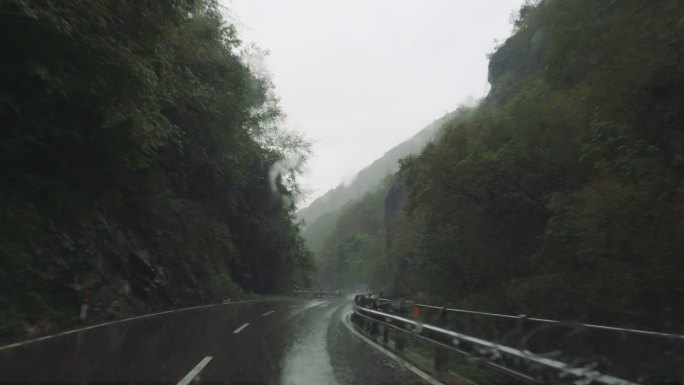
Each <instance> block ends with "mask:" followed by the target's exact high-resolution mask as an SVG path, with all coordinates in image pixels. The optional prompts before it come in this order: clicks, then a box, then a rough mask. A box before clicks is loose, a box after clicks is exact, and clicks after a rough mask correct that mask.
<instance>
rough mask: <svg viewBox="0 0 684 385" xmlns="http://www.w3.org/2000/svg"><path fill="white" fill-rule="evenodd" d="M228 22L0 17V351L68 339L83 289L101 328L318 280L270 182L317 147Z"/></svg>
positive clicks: (192, 11)
mask: <svg viewBox="0 0 684 385" xmlns="http://www.w3.org/2000/svg"><path fill="white" fill-rule="evenodd" d="M217 7H218V4H217V3H216V2H213V1H208V2H205V1H200V2H196V1H174V2H139V1H137V0H127V1H123V0H122V1H118V0H117V1H97V2H42V1H18V0H16V1H15V0H10V1H3V2H2V4H1V5H0V41H1V42H2V44H0V46H1V47H3V48H2V50H3V54H2V57H3V62H2V71H0V76H1V78H0V82H1V83H2V87H1V89H0V116H1V117H2V122H3V129H2V130H0V137H1V141H0V142H1V143H2V151H0V158H1V161H0V168H1V170H2V177H3V183H2V188H1V189H0V213H2V221H0V253H1V257H0V340H3V339H7V338H17V337H20V336H23V335H35V334H40V333H46V332H49V331H54V330H55V329H57V328H64V327H69V326H73V325H75V324H76V323H77V322H78V318H79V310H80V306H81V303H82V300H83V296H84V292H85V291H88V292H89V300H90V309H89V320H90V321H98V320H105V319H114V318H119V317H122V316H124V315H131V314H135V313H141V312H149V311H152V310H158V309H163V308H173V307H179V306H182V305H188V304H198V303H206V302H210V301H211V302H215V301H220V300H222V299H224V298H235V297H237V296H240V295H243V294H244V293H245V292H256V293H279V292H286V291H289V289H290V288H291V287H292V284H294V283H299V284H302V285H305V284H307V283H308V274H309V273H310V272H311V269H312V261H311V258H310V255H309V252H308V251H307V250H306V249H305V247H304V244H303V241H302V239H301V237H300V236H299V229H298V227H297V226H295V225H293V219H294V207H293V206H291V205H287V204H283V201H286V200H287V199H284V198H288V197H289V196H292V195H293V193H292V192H291V191H290V190H288V187H291V186H290V185H288V186H285V185H284V184H283V183H281V182H282V181H283V180H284V179H287V180H290V179H289V176H288V175H285V174H287V173H290V174H291V172H290V170H281V174H279V175H277V174H276V175H274V174H275V173H273V172H272V168H273V165H274V164H276V163H278V162H279V161H280V160H281V159H283V158H284V157H285V156H286V155H287V154H292V153H304V152H306V148H305V147H304V146H302V145H300V144H299V143H301V141H298V140H296V139H298V138H288V137H285V136H284V135H283V134H282V133H281V132H280V131H278V130H277V129H275V128H274V127H273V124H272V122H273V121H277V118H278V116H279V115H280V112H279V110H278V107H277V104H276V103H275V98H274V97H273V95H272V93H271V91H270V86H269V84H270V82H269V80H268V79H265V78H260V77H259V76H257V75H255V74H253V73H252V72H251V71H250V69H249V68H248V67H247V66H246V65H245V64H243V63H242V61H241V60H240V57H239V56H238V55H237V52H239V49H240V42H239V40H238V39H237V36H236V35H235V31H234V29H233V28H232V27H231V26H230V25H227V24H225V23H224V22H223V20H222V18H221V16H220V15H221V14H220V12H219V10H218V8H217ZM293 139H294V140H293ZM270 175H274V176H275V177H274V178H273V179H271V180H269V177H270ZM283 175H285V178H283Z"/></svg>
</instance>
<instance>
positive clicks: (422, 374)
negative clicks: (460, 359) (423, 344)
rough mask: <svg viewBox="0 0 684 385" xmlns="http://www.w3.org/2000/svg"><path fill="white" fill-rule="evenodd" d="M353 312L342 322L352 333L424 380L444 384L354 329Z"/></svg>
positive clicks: (433, 383) (433, 384)
mask: <svg viewBox="0 0 684 385" xmlns="http://www.w3.org/2000/svg"><path fill="white" fill-rule="evenodd" d="M351 313H352V312H349V313H347V314H346V315H345V316H344V317H343V321H342V322H343V323H344V325H345V326H346V327H347V328H348V329H349V330H350V331H351V332H352V333H354V334H356V335H357V336H358V337H359V338H361V339H362V340H364V341H365V342H367V343H368V344H369V345H371V346H372V347H374V348H376V349H378V350H379V351H381V352H382V353H384V354H385V355H387V356H389V357H390V358H392V359H393V360H395V361H396V362H397V363H399V364H400V365H404V367H406V369H408V370H410V371H411V372H413V374H415V375H416V376H418V377H420V378H421V379H422V380H424V381H425V382H427V383H428V384H430V385H444V383H443V382H440V381H438V380H437V379H435V378H434V377H432V376H430V375H429V374H427V373H425V372H424V371H422V370H421V369H420V368H418V367H417V366H415V365H413V364H411V363H410V362H408V361H406V360H405V359H403V358H401V357H399V356H397V355H396V354H394V353H392V352H391V351H389V350H387V349H385V348H384V347H382V346H380V345H378V344H377V343H375V342H373V341H371V340H370V339H369V338H368V337H366V336H364V335H363V334H361V333H359V332H358V331H357V330H355V329H354V326H352V325H351V321H350V320H349V316H350V315H351Z"/></svg>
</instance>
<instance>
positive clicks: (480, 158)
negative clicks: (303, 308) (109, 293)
mask: <svg viewBox="0 0 684 385" xmlns="http://www.w3.org/2000/svg"><path fill="white" fill-rule="evenodd" d="M683 14H684V3H682V2H680V1H671V0H665V1H649V2H644V1H637V0H621V1H603V0H577V1H553V0H547V1H541V2H537V3H528V4H526V5H524V6H523V7H522V9H521V11H520V14H519V16H518V18H517V20H516V21H515V30H514V33H513V35H512V36H511V37H510V38H509V39H507V40H506V41H505V42H504V43H503V44H502V45H501V46H500V47H498V48H497V49H496V51H495V52H494V53H493V54H492V55H491V58H490V64H489V80H490V83H491V84H492V88H491V91H490V92H489V94H488V96H487V97H486V98H485V100H483V102H482V103H481V105H480V106H479V107H477V108H473V109H465V108H464V109H462V110H461V111H460V113H459V114H458V116H456V117H455V118H453V119H452V120H451V121H450V122H448V123H446V124H445V125H444V126H443V128H442V131H443V132H442V136H441V138H440V139H439V140H437V141H436V142H435V143H432V144H430V145H428V146H427V148H426V149H425V150H424V151H423V152H422V153H421V154H420V155H417V156H412V157H409V158H406V159H404V160H403V161H402V166H401V170H400V171H399V172H398V173H397V174H396V175H395V176H394V177H393V180H392V181H389V183H387V184H386V185H385V186H384V187H383V188H381V189H380V190H378V191H377V192H375V193H373V194H368V195H367V196H366V197H365V198H364V199H362V200H361V201H357V202H355V203H353V204H351V205H349V206H347V207H346V209H345V211H344V212H342V213H341V214H340V217H339V218H340V219H339V220H338V222H337V225H336V228H335V230H334V231H333V232H332V234H331V235H330V236H329V237H328V239H327V241H326V242H325V245H324V247H323V248H322V250H321V252H320V258H321V259H322V269H321V274H322V279H323V280H324V281H325V282H334V284H336V285H340V286H341V285H351V284H353V283H354V282H359V281H362V280H366V281H369V282H370V283H372V284H373V285H374V287H376V288H380V287H383V286H384V287H385V289H386V292H388V294H389V295H390V296H402V295H406V296H410V297H413V298H416V299H421V300H424V301H428V302H433V303H437V304H442V303H446V304H450V305H453V306H457V307H460V308H470V309H480V310H485V311H493V312H503V313H511V314H529V315H534V316H540V317H549V318H557V319H565V320H580V321H590V322H595V323H603V324H613V325H622V326H628V327H629V326H631V327H640V328H649V329H657V330H662V331H677V332H680V333H681V332H684V329H683V327H684V325H683V324H682V322H681V320H682V319H684V313H683V311H684V280H683V277H684V258H683V256H684V254H683V252H684V195H683V193H684V189H683V187H682V183H681V182H682V173H683V172H684V132H683V131H682V129H683V128H684V57H683V55H684V20H683V19H682V15H683ZM336 279H337V281H336Z"/></svg>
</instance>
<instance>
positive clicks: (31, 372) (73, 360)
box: [0, 299, 422, 385]
mask: <svg viewBox="0 0 684 385" xmlns="http://www.w3.org/2000/svg"><path fill="white" fill-rule="evenodd" d="M349 311H351V301H350V300H345V299H332V300H263V301H253V302H242V303H233V304H226V305H217V306H213V307H207V308H200V309H192V310H184V311H179V312H173V313H167V314H161V315H156V316H151V317H146V318H140V319H134V320H130V321H125V322H119V323H113V324H109V325H106V326H102V327H96V328H92V329H90V330H84V331H80V332H77V333H72V334H67V335H63V336H58V337H55V338H51V339H47V340H44V341H38V342H34V343H31V344H26V345H21V346H17V347H13V348H10V349H4V350H0V384H3V385H4V384H9V383H21V384H31V383H36V384H38V383H42V384H46V385H47V384H57V383H59V384H75V383H92V384H96V383H97V384H114V383H116V384H122V385H123V384H132V383H139V384H150V385H152V384H155V385H156V384H159V385H161V384H181V385H184V384H188V383H190V384H200V383H201V384H216V385H218V384H253V385H257V384H258V385H261V384H283V385H309V384H311V385H328V384H330V385H335V384H339V385H343V384H370V385H373V384H378V385H380V384H382V385H386V384H420V383H422V382H420V380H419V379H418V377H416V376H415V375H413V374H412V373H411V372H409V371H408V370H406V369H404V368H403V367H402V366H401V365H399V364H398V363H396V362H395V361H393V360H391V359H390V358H388V357H386V356H384V355H383V354H382V353H380V352H379V351H377V350H376V349H374V348H373V347H371V346H369V345H368V344H367V343H366V342H364V341H362V340H360V339H359V338H358V337H357V336H356V335H354V334H352V333H351V332H350V330H349V329H348V328H347V326H346V325H345V324H344V322H343V318H344V317H345V316H346V315H347V314H348V313H349ZM190 381H191V382H190Z"/></svg>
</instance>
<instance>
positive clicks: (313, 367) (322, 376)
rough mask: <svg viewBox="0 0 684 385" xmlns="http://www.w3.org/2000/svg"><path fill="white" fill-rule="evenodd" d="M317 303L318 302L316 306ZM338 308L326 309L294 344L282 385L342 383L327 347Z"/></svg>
mask: <svg viewBox="0 0 684 385" xmlns="http://www.w3.org/2000/svg"><path fill="white" fill-rule="evenodd" d="M314 306H315V305H314ZM335 310H336V309H335V308H332V309H330V310H329V311H327V312H325V315H324V316H323V317H319V318H318V319H317V320H316V322H315V323H314V324H313V325H311V327H310V328H308V330H307V333H306V334H305V335H303V336H301V338H300V339H299V340H298V341H297V342H296V343H295V344H294V345H292V346H291V347H290V348H289V350H288V352H287V353H286V354H285V358H284V364H283V372H282V376H281V378H280V383H281V384H282V385H308V384H317V385H318V384H320V385H338V383H337V381H336V380H335V375H334V373H333V368H332V366H331V365H330V355H328V350H327V347H326V334H327V330H328V324H329V322H330V317H331V316H332V315H333V313H334V312H335Z"/></svg>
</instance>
